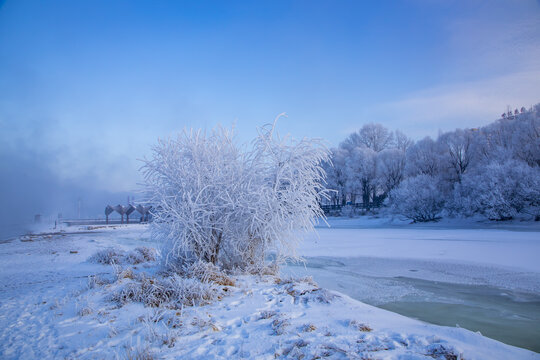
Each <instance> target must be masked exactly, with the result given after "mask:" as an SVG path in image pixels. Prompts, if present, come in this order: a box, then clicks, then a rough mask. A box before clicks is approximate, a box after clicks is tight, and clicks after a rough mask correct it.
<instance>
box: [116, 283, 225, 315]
mask: <svg viewBox="0 0 540 360" xmlns="http://www.w3.org/2000/svg"><path fill="white" fill-rule="evenodd" d="M219 294H220V290H219V289H218V288H217V287H216V286H214V285H213V284H210V283H202V282H200V281H199V280H197V279H186V278H182V277H180V276H178V275H172V276H170V277H167V278H154V277H146V276H142V277H140V278H137V279H135V281H131V282H128V283H127V284H125V285H123V286H121V287H120V288H119V289H118V290H117V291H115V292H114V293H113V294H112V296H111V299H110V300H111V301H114V302H117V303H118V304H120V305H124V304H126V303H129V302H140V303H143V304H144V305H146V306H152V307H158V306H161V305H168V306H169V307H173V308H182V307H183V306H193V305H201V304H207V303H210V302H211V301H213V300H215V299H217V298H218V296H219Z"/></svg>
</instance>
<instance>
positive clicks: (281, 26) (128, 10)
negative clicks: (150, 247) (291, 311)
mask: <svg viewBox="0 0 540 360" xmlns="http://www.w3.org/2000/svg"><path fill="white" fill-rule="evenodd" d="M537 102H540V2H539V1H534V0H507V1H499V0H486V1H476V0H468V1H452V0H410V1H370V2H368V1H312V0H311V1H275V0H272V1H242V2H241V1H189V2H188V1H99V0H77V1H72V0H66V1H55V0H50V1H39V0H35V1H27V0H6V1H4V2H1V1H0V171H1V173H0V198H1V199H2V201H3V202H4V204H5V205H4V206H3V209H4V210H2V211H4V213H0V216H3V217H5V216H6V210H5V209H6V208H10V207H11V208H13V207H16V208H21V209H19V210H20V211H19V212H17V214H22V213H23V212H22V208H24V209H25V210H24V211H26V213H28V214H33V213H36V212H42V213H46V212H55V211H64V212H65V213H70V212H71V213H73V204H75V200H74V199H77V198H80V197H82V198H84V199H85V200H84V201H85V204H90V203H92V202H94V203H95V204H97V205H95V207H96V208H100V209H101V202H105V201H106V200H105V199H114V200H112V201H111V202H113V201H117V200H116V199H119V198H122V199H124V196H125V194H127V193H132V192H133V191H134V190H135V189H136V188H137V182H138V181H140V179H139V175H138V172H137V169H138V167H139V166H140V163H139V162H138V161H137V159H138V158H141V157H143V156H144V155H145V154H147V153H148V150H149V148H150V146H151V145H152V144H153V143H155V142H156V139H157V138H158V137H167V136H170V135H171V134H174V133H175V132H177V131H179V130H181V129H182V128H184V127H186V126H187V127H190V126H193V127H205V128H211V127H213V126H214V125H216V124H217V123H221V124H223V125H226V126H230V125H232V124H235V126H236V128H237V133H238V138H239V141H241V142H244V141H248V140H249V139H250V138H251V137H252V136H253V135H254V134H255V128H256V126H259V125H262V124H264V123H267V122H271V121H272V120H273V118H274V117H275V116H276V115H277V114H279V113H281V112H286V113H287V114H288V116H289V117H288V118H287V119H283V120H282V121H281V122H280V124H279V130H280V132H281V133H287V132H290V133H292V134H293V136H295V137H303V136H309V137H322V138H325V139H327V140H328V143H329V144H330V145H331V146H333V145H337V144H338V143H339V142H340V141H341V140H342V139H343V138H344V137H345V136H346V135H347V134H348V133H350V132H352V131H354V130H357V129H358V128H359V127H361V126H362V125H363V124H365V123H369V122H379V123H382V124H383V125H385V126H387V127H389V128H391V129H401V130H402V131H404V132H405V133H406V134H408V135H410V136H411V137H413V138H415V139H419V138H421V137H423V136H426V135H431V136H436V135H437V133H438V131H439V130H443V131H445V130H453V129H455V128H456V127H475V126H479V125H484V124H487V123H489V122H491V121H493V120H495V119H496V118H497V117H498V116H499V114H500V113H502V112H503V111H504V110H505V109H506V107H507V105H510V106H512V107H521V106H526V107H528V106H531V105H533V104H535V103H537ZM88 194H95V195H92V196H91V198H92V199H90V198H89V195H88ZM98 194H100V195H98ZM120 194H121V196H120ZM98 199H99V200H98ZM118 201H120V200H118ZM38 203H42V204H47V205H39V206H38V205H36V204H38ZM66 204H71V205H70V206H71V207H69V206H67V205H66ZM92 206H94V205H92ZM87 207H88V208H89V207H90V205H88V206H87ZM92 209H93V208H92ZM88 211H89V213H92V211H94V210H92V211H90V210H88ZM99 212H101V210H99ZM26 213H25V214H26ZM28 214H27V215H25V216H29V215H28ZM92 214H93V213H92Z"/></svg>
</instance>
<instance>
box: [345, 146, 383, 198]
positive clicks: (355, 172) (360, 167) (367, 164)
mask: <svg viewBox="0 0 540 360" xmlns="http://www.w3.org/2000/svg"><path fill="white" fill-rule="evenodd" d="M376 160H377V153H376V152H375V151H373V150H372V149H369V148H366V147H357V148H355V149H353V150H352V151H351V152H350V156H349V157H348V158H347V164H346V165H347V191H348V193H349V194H350V199H351V202H352V203H355V202H356V200H357V199H356V197H357V195H360V196H361V197H362V203H363V204H364V205H366V206H369V204H370V203H371V202H372V201H373V200H374V196H376V185H377V184H376V176H377V167H376V166H377V165H376V164H377V163H376Z"/></svg>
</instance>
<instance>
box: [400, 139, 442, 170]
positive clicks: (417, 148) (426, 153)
mask: <svg viewBox="0 0 540 360" xmlns="http://www.w3.org/2000/svg"><path fill="white" fill-rule="evenodd" d="M440 166H441V155H440V150H439V146H438V144H437V143H436V142H435V141H434V140H433V139H432V138H430V137H429V136H428V137H426V138H424V139H422V140H420V141H418V142H417V143H416V144H414V145H412V146H411V147H409V149H408V150H407V158H406V165H405V171H406V174H407V176H416V175H420V174H424V175H429V176H438V175H439V173H440Z"/></svg>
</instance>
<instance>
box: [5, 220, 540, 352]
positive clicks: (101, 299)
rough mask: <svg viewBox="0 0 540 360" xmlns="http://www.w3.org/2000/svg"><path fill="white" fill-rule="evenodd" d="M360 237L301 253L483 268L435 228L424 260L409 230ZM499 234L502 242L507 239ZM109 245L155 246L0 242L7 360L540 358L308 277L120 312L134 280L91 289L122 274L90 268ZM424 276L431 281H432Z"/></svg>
mask: <svg viewBox="0 0 540 360" xmlns="http://www.w3.org/2000/svg"><path fill="white" fill-rule="evenodd" d="M338 225H339V224H338ZM349 225H350V224H349ZM68 230H72V229H68ZM391 230H393V229H391ZM326 231H328V233H325V232H326ZM331 231H334V233H332V232H331ZM359 231H360V230H358V229H357V230H354V229H351V228H349V229H334V230H323V229H318V232H319V234H320V238H318V239H317V238H309V239H308V240H307V242H306V243H305V244H304V245H303V246H302V248H301V253H302V254H304V255H305V256H309V257H311V259H313V258H317V257H320V256H329V257H336V258H354V259H356V258H360V257H372V258H374V259H376V258H377V256H379V257H380V258H384V257H387V258H390V260H391V259H396V260H400V259H402V258H405V257H406V256H403V255H404V254H406V255H407V256H409V259H413V260H414V259H415V254H418V255H416V259H417V260H419V261H420V260H422V261H424V260H429V259H432V260H437V261H439V260H444V261H449V262H452V261H459V262H461V263H470V264H471V266H472V265H474V264H478V262H477V261H476V262H475V260H474V257H473V256H472V255H469V254H467V255H463V257H465V258H463V257H461V258H460V257H458V255H456V254H459V249H458V248H457V246H456V247H454V245H451V244H450V243H452V242H451V241H448V243H449V245H448V247H443V248H440V247H439V251H437V249H436V247H433V246H431V245H430V244H431V243H430V242H429V241H427V240H428V239H430V238H433V237H432V235H433V234H430V231H435V230H429V229H422V230H419V229H418V230H417V231H418V234H417V236H419V237H420V238H419V239H416V238H415V239H416V240H414V239H413V240H411V241H412V243H411V242H409V247H410V246H412V245H411V244H414V242H415V241H417V242H420V243H422V244H424V243H425V244H426V245H425V246H422V248H425V249H427V250H425V252H424V253H423V254H422V251H423V250H422V251H421V250H418V251H416V252H415V251H413V250H411V249H410V248H409V247H407V246H405V244H402V245H403V246H401V251H399V250H394V249H392V247H393V246H394V245H396V246H398V245H399V244H400V241H403V242H405V239H406V237H407V235H402V236H401V237H400V235H399V234H400V233H403V230H399V229H396V231H395V232H394V233H392V234H389V235H388V236H387V240H384V239H382V236H381V237H380V238H376V237H375V236H364V235H358V232H359ZM370 231H374V230H370ZM463 231H472V230H463ZM420 234H424V235H420ZM524 234H529V233H524ZM372 235H373V233H372ZM495 235H496V234H493V236H495ZM394 238H397V240H392V239H394ZM362 239H371V240H368V241H366V242H364V241H363V240H362ZM381 239H382V240H381ZM399 239H402V240H399ZM452 239H453V238H452ZM489 239H490V238H486V241H490V240H489ZM501 239H502V238H499V240H495V241H496V243H497V244H498V243H499V242H503V241H502V240H501ZM360 241H361V244H362V246H359V245H360V244H359V242H360ZM381 241H382V242H383V243H384V242H385V241H386V245H384V244H381ZM392 241H395V242H394V243H392ZM497 241H499V242H497ZM519 241H522V242H523V244H525V245H524V246H530V247H529V248H527V249H528V250H529V251H535V249H536V250H537V248H535V247H534V246H533V245H532V243H534V240H533V237H531V238H529V237H528V235H526V236H525V238H521V240H519ZM436 242H437V243H441V241H436ZM454 242H455V241H454ZM443 244H445V243H444V242H443ZM527 244H529V245H527ZM111 246H113V247H115V248H119V249H124V250H130V249H134V248H136V247H138V246H154V244H152V243H150V242H149V240H148V234H147V232H146V228H145V226H143V225H130V226H121V227H110V228H102V227H101V228H100V227H98V228H94V229H92V230H87V229H80V231H77V232H73V233H71V234H67V233H64V234H51V235H44V236H36V237H26V238H22V239H20V240H13V241H10V242H6V243H1V244H0V289H1V291H0V357H1V358H3V359H16V358H17V359H18V358H21V359H35V358H40V359H47V358H51V359H52V358H83V359H94V358H130V356H131V358H135V355H137V354H138V355H141V354H153V356H154V357H155V358H175V357H176V358H200V359H207V358H217V359H222V358H229V359H231V358H260V359H273V358H275V357H282V358H294V359H298V358H306V359H312V358H325V357H328V358H358V359H397V358H399V359H432V358H441V359H445V358H446V359H453V358H459V357H462V358H464V359H467V360H470V359H540V356H539V355H538V354H536V353H533V352H530V351H527V350H524V349H519V348H516V347H512V346H508V345H505V344H503V343H500V342H497V341H494V340H491V339H489V338H486V337H484V336H481V335H480V334H477V333H474V332H471V331H468V330H465V329H462V328H456V327H441V326H436V325H429V324H426V323H423V322H420V321H417V320H413V319H410V318H406V317H403V316H401V315H397V314H395V313H392V312H388V311H386V310H383V309H379V308H376V307H373V306H371V305H366V304H363V303H361V302H359V301H356V300H353V299H352V298H350V297H348V296H346V295H343V294H339V293H335V292H331V291H326V290H324V289H321V288H319V287H318V286H316V285H314V284H313V283H312V282H310V281H309V280H305V281H289V280H287V278H286V277H283V278H275V277H272V276H265V277H247V276H241V277H238V278H237V279H236V284H235V286H227V293H228V295H226V296H223V297H220V300H216V301H215V302H213V303H211V304H209V305H205V306H195V307H185V308H171V307H169V308H163V307H160V308H155V307H144V306H143V305H142V304H140V303H134V302H128V303H127V304H124V305H122V306H121V305H119V304H117V303H114V302H112V301H110V300H109V294H110V292H111V291H114V290H115V289H116V288H117V287H119V286H122V284H123V282H127V283H129V282H130V281H132V280H130V278H129V277H126V278H123V279H122V278H120V279H119V280H118V281H116V282H114V283H111V284H107V283H106V282H105V283H103V284H101V283H99V282H97V281H93V282H91V284H92V286H88V284H89V281H88V278H89V276H92V275H98V276H99V277H101V278H103V279H109V278H111V279H112V278H114V275H113V274H114V269H113V268H112V267H111V266H110V265H102V264H96V263H92V262H90V261H88V259H89V258H90V257H91V256H92V255H93V254H94V253H96V251H98V250H100V249H105V248H109V247H111ZM481 246H482V245H481V244H480V245H477V246H476V247H475V246H472V245H470V246H469V247H467V248H464V249H463V251H464V252H470V251H478V252H481V249H478V247H481ZM501 246H502V245H501ZM507 247H508V246H507ZM362 248H365V249H364V250H366V251H367V252H365V253H364V252H362V251H363V250H362ZM441 249H442V250H441ZM474 249H477V250H474ZM507 250H509V249H507ZM381 251H382V253H381ZM504 251H505V250H504V249H501V252H502V253H504ZM381 254H384V255H382V256H381ZM386 254H388V255H386ZM536 254H538V251H537V252H536ZM499 256H500V255H493V257H491V258H489V259H488V260H487V261H486V262H485V263H486V264H491V265H493V264H495V265H497V261H499ZM524 259H525V260H523V263H524V264H525V265H523V266H520V264H516V263H515V262H514V263H512V262H510V261H508V262H505V263H503V267H504V268H505V269H506V268H508V269H514V268H515V269H518V268H521V269H522V270H524V269H527V270H524V272H527V271H529V272H536V271H537V269H536V268H534V266H536V265H534V264H533V263H532V262H530V263H529V260H527V259H530V258H529V257H525V258H524ZM308 260H309V259H308ZM375 263H376V262H375ZM379 265H380V264H379ZM379 265H376V264H375V265H374V266H375V267H377V266H379ZM497 266H498V265H497ZM132 267H133V271H134V272H146V273H148V274H150V275H152V274H153V273H154V272H155V270H156V265H155V264H154V263H153V262H148V263H141V264H138V265H134V266H132ZM379 267H381V266H379ZM116 270H118V269H116ZM388 271H389V273H388V276H393V274H394V272H396V271H397V272H399V271H400V270H399V267H395V266H390V267H389V270H388ZM421 272H422V271H417V272H414V274H417V273H421ZM430 272H431V275H429V276H434V275H433V273H436V271H434V270H433V271H431V270H430V271H426V273H430ZM417 276H418V278H419V279H422V276H423V275H422V274H417ZM426 276H428V275H426ZM451 276H453V275H451ZM484 278H489V277H488V276H487V275H486V276H484ZM520 286H525V285H520ZM527 286H529V285H527ZM454 356H455V357H454Z"/></svg>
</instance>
